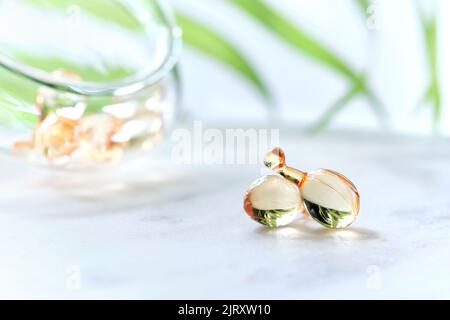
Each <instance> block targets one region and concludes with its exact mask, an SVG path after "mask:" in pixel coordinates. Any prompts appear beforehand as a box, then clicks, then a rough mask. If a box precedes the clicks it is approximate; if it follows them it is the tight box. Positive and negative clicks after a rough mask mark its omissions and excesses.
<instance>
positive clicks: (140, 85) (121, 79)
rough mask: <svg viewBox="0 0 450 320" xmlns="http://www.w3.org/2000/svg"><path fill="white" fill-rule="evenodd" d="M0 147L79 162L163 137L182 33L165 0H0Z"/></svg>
mask: <svg viewBox="0 0 450 320" xmlns="http://www.w3.org/2000/svg"><path fill="white" fill-rule="evenodd" d="M0 30H1V31H0V148H1V149H2V150H4V151H8V152H12V153H13V154H16V155H18V156H22V157H24V158H25V159H27V160H28V161H30V162H32V163H37V164H43V165H49V166H52V167H63V168H77V167H89V166H97V165H100V164H105V163H116V162H121V161H123V160H124V159H126V158H129V157H131V156H133V155H134V156H136V155H141V154H143V153H144V151H147V150H151V149H153V148H154V147H155V146H156V145H158V144H159V143H160V142H162V141H163V140H164V138H165V137H166V136H167V133H168V132H169V131H170V128H171V126H172V124H173V122H174V119H175V115H176V109H177V101H178V94H179V92H178V80H177V79H178V77H177V76H176V72H175V71H174V70H175V65H176V62H177V58H178V53H179V49H180V47H181V40H180V36H181V32H180V30H179V29H178V28H177V27H176V25H175V23H174V19H173V17H172V16H171V14H170V11H169V10H168V9H167V8H166V7H165V6H164V1H161V2H160V1H156V0H117V1H115V0H75V1H73V0H72V1H69V0H67V1H66V0H35V1H34V0H16V1H0Z"/></svg>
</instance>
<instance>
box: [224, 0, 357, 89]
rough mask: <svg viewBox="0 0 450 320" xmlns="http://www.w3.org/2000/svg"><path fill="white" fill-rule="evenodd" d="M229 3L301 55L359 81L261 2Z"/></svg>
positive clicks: (343, 64) (241, 0)
mask: <svg viewBox="0 0 450 320" xmlns="http://www.w3.org/2000/svg"><path fill="white" fill-rule="evenodd" d="M230 2H231V3H233V4H235V5H236V6H237V7H238V8H241V9H243V10H244V12H246V13H247V14H248V15H250V16H251V17H252V18H254V19H256V20H257V21H258V22H260V23H261V24H262V25H264V26H265V27H266V28H268V29H269V30H270V31H272V32H273V33H275V34H276V35H277V36H279V37H280V38H281V39H283V40H284V41H285V42H287V43H288V44H290V45H291V46H293V47H294V48H296V49H297V50H298V51H300V52H301V53H302V54H305V55H307V56H308V57H310V58H312V59H314V60H316V61H317V62H319V63H321V64H323V65H326V66H328V67H329V68H331V69H333V70H335V71H337V72H338V73H340V74H342V75H344V76H346V77H347V78H349V79H350V80H351V81H359V74H358V73H357V72H355V71H354V70H353V69H352V68H351V67H350V66H349V65H348V64H347V63H346V62H344V61H343V60H342V59H341V58H340V57H339V56H338V55H336V54H334V53H332V52H331V51H330V50H329V49H327V48H326V47H325V46H324V45H322V44H321V43H320V42H318V41H317V40H315V39H314V38H313V37H311V36H310V35H308V34H307V33H306V32H304V31H302V30H301V29H300V28H299V27H297V26H296V25H294V24H293V23H291V22H289V21H287V20H286V19H285V18H284V17H282V16H281V15H280V14H278V13H277V12H276V11H275V10H273V9H272V8H270V7H269V6H267V5H266V4H265V3H264V2H263V1H261V0H252V1H248V0H230Z"/></svg>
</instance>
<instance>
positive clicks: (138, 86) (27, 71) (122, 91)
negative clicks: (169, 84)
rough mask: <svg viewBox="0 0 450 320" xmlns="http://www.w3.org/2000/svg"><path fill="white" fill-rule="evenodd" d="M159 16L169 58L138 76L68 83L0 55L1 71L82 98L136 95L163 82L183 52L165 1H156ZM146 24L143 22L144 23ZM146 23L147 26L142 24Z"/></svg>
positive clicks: (172, 16) (176, 29)
mask: <svg viewBox="0 0 450 320" xmlns="http://www.w3.org/2000/svg"><path fill="white" fill-rule="evenodd" d="M153 1H155V2H156V4H157V8H158V11H159V14H160V15H161V18H162V20H163V21H164V23H165V25H166V27H167V29H168V38H169V40H168V42H169V43H168V50H167V55H166V56H165V57H164V59H163V60H162V62H161V63H160V65H159V66H158V67H157V68H153V69H152V70H150V71H148V70H147V71H145V72H142V73H135V74H133V75H131V76H127V77H124V78H123V79H120V80H114V81H106V82H92V81H82V80H81V81H78V80H73V79H67V78H63V77H60V76H58V75H55V74H52V73H50V72H47V71H44V70H40V69H38V68H35V67H32V66H28V65H25V64H23V63H21V62H18V61H15V60H14V59H12V58H10V57H8V56H6V55H4V54H1V53H0V68H3V69H5V70H8V71H10V72H12V73H14V74H16V75H19V76H21V77H24V78H26V79H28V80H30V81H33V82H36V83H38V84H41V85H44V86H47V87H51V88H55V89H58V90H62V91H68V92H72V93H76V94H82V95H92V96H96V95H99V96H102V95H114V96H123V95H129V94H133V93H135V92H138V91H140V90H142V89H144V88H147V87H149V86H152V85H153V84H155V83H157V82H158V81H160V80H161V79H162V78H164V76H166V75H167V73H169V72H170V70H172V69H173V67H174V66H175V65H176V63H177V61H178V58H179V55H180V52H181V48H182V41H181V38H182V30H181V28H180V27H178V25H177V23H176V19H175V17H174V15H173V13H172V11H171V9H170V8H168V6H167V5H166V3H165V2H164V1H160V0H153ZM142 22H143V21H142ZM143 23H145V22H143Z"/></svg>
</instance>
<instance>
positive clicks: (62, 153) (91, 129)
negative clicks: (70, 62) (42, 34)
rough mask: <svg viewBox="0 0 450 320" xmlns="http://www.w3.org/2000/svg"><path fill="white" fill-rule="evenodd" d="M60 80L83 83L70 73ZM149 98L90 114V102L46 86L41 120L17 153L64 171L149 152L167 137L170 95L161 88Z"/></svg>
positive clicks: (38, 102)
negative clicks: (133, 151)
mask: <svg viewBox="0 0 450 320" xmlns="http://www.w3.org/2000/svg"><path fill="white" fill-rule="evenodd" d="M55 75H57V76H59V77H63V78H66V79H70V80H77V81H78V80H80V77H78V76H77V75H76V74H73V73H71V72H68V71H64V70H58V71H56V72H55ZM146 94H147V95H146V97H144V98H142V99H137V100H130V101H125V102H118V103H115V104H114V103H113V104H109V105H104V106H102V107H101V109H100V111H98V112H90V111H89V109H88V107H87V102H86V98H85V97H83V96H81V95H78V94H75V93H70V92H61V91H58V90H56V89H53V88H49V87H41V88H40V89H39V90H38V93H37V96H36V102H35V105H36V108H37V111H38V113H39V118H38V120H37V122H36V126H35V128H34V130H33V135H32V138H31V139H30V140H28V141H18V142H16V143H15V145H14V149H15V150H16V151H20V152H26V153H27V154H28V155H29V156H31V157H33V158H36V157H38V158H39V159H43V160H44V161H45V162H48V163H51V164H54V165H58V166H70V165H74V166H77V165H85V164H93V163H94V164H95V163H103V162H115V161H118V160H120V159H121V158H122V157H123V156H124V152H125V151H126V150H127V149H131V148H143V149H149V148H151V147H153V146H154V145H155V144H157V143H158V142H159V141H160V140H161V139H162V137H163V134H164V122H163V110H162V105H163V99H164V94H165V92H164V88H163V86H162V85H159V86H156V87H155V88H152V89H151V91H150V92H148V93H146Z"/></svg>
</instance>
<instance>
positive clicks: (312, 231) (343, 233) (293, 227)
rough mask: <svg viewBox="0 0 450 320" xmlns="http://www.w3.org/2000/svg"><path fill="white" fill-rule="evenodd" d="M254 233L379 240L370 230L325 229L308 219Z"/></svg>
mask: <svg viewBox="0 0 450 320" xmlns="http://www.w3.org/2000/svg"><path fill="white" fill-rule="evenodd" d="M256 232H257V233H258V234H260V235H262V236H273V237H276V238H279V239H291V240H320V241H324V240H335V241H364V240H375V239H378V238H379V235H378V234H377V233H376V232H375V231H373V230H370V229H365V228H358V227H348V228H346V229H326V228H324V227H322V226H320V225H318V224H317V223H316V222H314V221H312V220H310V219H308V218H304V219H299V220H296V221H294V222H293V223H291V224H290V225H288V226H285V227H281V228H276V229H274V228H268V227H260V228H258V229H257V231H256Z"/></svg>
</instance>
